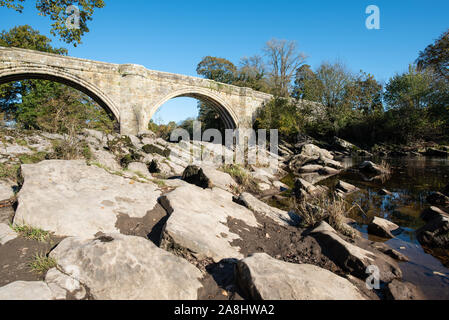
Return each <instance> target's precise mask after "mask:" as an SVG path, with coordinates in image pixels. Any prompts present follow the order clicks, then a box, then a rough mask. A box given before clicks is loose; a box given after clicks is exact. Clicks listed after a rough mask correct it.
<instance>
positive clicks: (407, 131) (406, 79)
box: [385, 65, 433, 142]
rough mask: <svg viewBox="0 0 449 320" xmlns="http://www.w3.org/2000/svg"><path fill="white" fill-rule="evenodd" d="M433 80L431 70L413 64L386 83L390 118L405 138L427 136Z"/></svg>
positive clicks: (406, 140)
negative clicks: (421, 70) (425, 134)
mask: <svg viewBox="0 0 449 320" xmlns="http://www.w3.org/2000/svg"><path fill="white" fill-rule="evenodd" d="M432 81H433V79H432V75H431V73H429V72H419V71H418V70H417V68H416V67H415V66H412V65H411V66H410V67H409V71H408V72H406V73H404V74H397V75H395V76H394V77H393V78H391V79H390V81H389V82H388V84H387V85H386V88H385V101H386V103H387V106H388V109H389V113H388V117H389V121H390V123H392V124H393V126H394V127H395V128H397V131H398V132H401V135H402V136H403V137H404V141H405V142H409V141H411V140H414V139H419V138H423V137H424V134H423V133H424V131H425V130H426V127H427V125H428V113H427V111H428V110H427V108H428V107H429V99H428V98H429V94H431V92H432Z"/></svg>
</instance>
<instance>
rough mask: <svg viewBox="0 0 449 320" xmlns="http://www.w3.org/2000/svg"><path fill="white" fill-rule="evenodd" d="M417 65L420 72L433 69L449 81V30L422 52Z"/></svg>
mask: <svg viewBox="0 0 449 320" xmlns="http://www.w3.org/2000/svg"><path fill="white" fill-rule="evenodd" d="M416 63H417V65H418V68H419V70H424V69H428V68H432V69H434V70H435V71H436V72H437V74H439V75H440V76H442V77H444V78H445V79H446V80H449V29H448V30H447V31H446V32H445V33H443V34H442V35H441V36H440V38H439V39H437V40H436V41H435V43H434V44H431V45H429V46H428V47H427V48H426V49H425V50H424V51H422V52H420V54H419V57H418V59H417V60H416Z"/></svg>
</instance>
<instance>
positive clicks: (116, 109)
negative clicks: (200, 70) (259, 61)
mask: <svg viewBox="0 0 449 320" xmlns="http://www.w3.org/2000/svg"><path fill="white" fill-rule="evenodd" d="M24 79H47V80H53V81H57V82H61V83H64V84H66V85H69V86H72V87H74V88H76V89H78V90H80V91H82V92H84V93H86V94H87V95H89V96H90V97H91V98H92V99H94V100H95V101H96V102H97V103H99V104H100V105H101V106H102V107H103V108H104V109H106V110H107V111H108V112H110V113H111V115H113V116H114V117H115V118H116V119H117V120H118V121H119V123H120V131H121V133H122V134H137V133H138V132H142V131H145V130H147V126H148V122H149V121H150V119H151V117H152V116H153V115H154V113H155V112H156V111H157V109H158V108H159V107H161V106H162V105H163V104H164V103H165V102H167V101H168V100H170V99H172V98H176V97H192V98H196V99H199V100H202V101H205V102H209V103H210V104H211V105H213V106H214V107H215V108H216V109H217V111H218V112H219V113H220V115H221V116H222V119H223V120H224V122H225V124H226V127H227V128H229V129H235V128H250V127H252V123H253V122H254V118H255V113H256V111H257V109H258V108H260V107H261V106H262V105H263V104H264V103H265V102H267V101H269V100H270V99H271V98H272V96H271V95H269V94H265V93H261V92H257V91H254V90H252V89H250V88H241V87H236V86H232V85H227V84H222V83H218V82H215V81H211V80H206V79H201V78H196V77H191V76H184V75H179V74H173V73H167V72H161V71H154V70H148V69H146V68H145V67H143V66H140V65H135V64H121V65H119V64H113V63H105V62H97V61H91V60H86V59H79V58H73V57H68V56H60V55H55V54H50V53H43V52H38V51H33V50H25V49H17V48H5V47H0V84H2V83H6V82H10V81H19V80H24Z"/></svg>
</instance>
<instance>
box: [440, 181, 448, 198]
mask: <svg viewBox="0 0 449 320" xmlns="http://www.w3.org/2000/svg"><path fill="white" fill-rule="evenodd" d="M441 192H442V193H443V194H444V195H445V196H448V197H449V184H448V185H447V186H446V187H445V188H444V189H443V190H441Z"/></svg>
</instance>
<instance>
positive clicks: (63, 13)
mask: <svg viewBox="0 0 449 320" xmlns="http://www.w3.org/2000/svg"><path fill="white" fill-rule="evenodd" d="M24 1H25V0H0V6H1V7H6V8H9V9H13V10H15V11H17V12H20V13H22V11H23V9H24V8H23V5H22V3H23V2H24ZM73 5H75V6H77V7H78V9H79V13H75V12H73V11H71V10H68V9H69V7H70V6H73ZM104 5H105V4H104V1H103V0H37V1H36V9H37V10H38V13H39V15H42V16H49V17H50V20H51V21H52V22H53V23H52V25H51V26H52V28H51V34H52V35H53V36H59V38H60V39H61V40H63V41H64V42H66V43H68V44H70V43H72V44H73V45H74V46H75V47H76V46H77V44H80V43H81V38H82V36H84V34H86V33H88V32H89V28H88V27H87V22H88V21H91V20H92V15H93V13H94V11H95V9H98V8H103V7H104ZM73 14H77V18H78V19H79V20H78V21H79V27H78V28H68V27H67V25H66V21H67V19H69V20H70V19H72V18H73ZM70 21H73V20H70Z"/></svg>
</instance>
